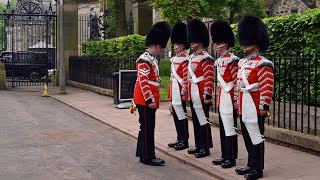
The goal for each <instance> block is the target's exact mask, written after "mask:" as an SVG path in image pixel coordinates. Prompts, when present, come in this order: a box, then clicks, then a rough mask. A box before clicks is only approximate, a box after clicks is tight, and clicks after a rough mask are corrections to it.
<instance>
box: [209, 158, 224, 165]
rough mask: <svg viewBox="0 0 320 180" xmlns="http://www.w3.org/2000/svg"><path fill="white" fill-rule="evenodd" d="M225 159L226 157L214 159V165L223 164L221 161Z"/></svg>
mask: <svg viewBox="0 0 320 180" xmlns="http://www.w3.org/2000/svg"><path fill="white" fill-rule="evenodd" d="M224 161H225V159H224V158H220V159H214V160H213V161H212V164H214V165H221V163H223V162H224Z"/></svg>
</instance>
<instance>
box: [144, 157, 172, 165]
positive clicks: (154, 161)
mask: <svg viewBox="0 0 320 180" xmlns="http://www.w3.org/2000/svg"><path fill="white" fill-rule="evenodd" d="M140 162H141V163H143V164H146V165H150V166H162V165H164V163H166V162H165V161H164V160H162V159H160V158H154V159H151V160H145V161H143V160H141V159H140Z"/></svg>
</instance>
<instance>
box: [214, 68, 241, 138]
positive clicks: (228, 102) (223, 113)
mask: <svg viewBox="0 0 320 180" xmlns="http://www.w3.org/2000/svg"><path fill="white" fill-rule="evenodd" d="M217 78H218V81H219V83H220V85H221V94H220V107H219V112H220V117H221V120H222V123H223V127H224V131H225V134H226V136H234V135H236V134H237V132H236V127H235V125H234V120H233V118H234V117H233V104H232V98H231V95H230V90H231V89H232V88H233V85H234V84H233V81H231V82H229V83H226V82H225V81H224V79H223V78H222V76H221V74H220V73H219V70H218V73H217Z"/></svg>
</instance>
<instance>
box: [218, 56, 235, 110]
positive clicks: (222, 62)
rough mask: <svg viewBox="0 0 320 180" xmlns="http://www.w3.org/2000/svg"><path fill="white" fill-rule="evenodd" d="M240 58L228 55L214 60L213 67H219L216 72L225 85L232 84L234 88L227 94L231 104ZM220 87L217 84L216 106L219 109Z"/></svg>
mask: <svg viewBox="0 0 320 180" xmlns="http://www.w3.org/2000/svg"><path fill="white" fill-rule="evenodd" d="M239 60H240V58H238V57H237V56H235V55H234V54H232V53H228V54H226V55H224V56H223V57H221V58H219V59H217V60H216V62H215V65H216V66H219V68H217V70H219V72H217V73H220V74H221V77H222V78H223V80H224V81H225V82H226V83H229V82H231V81H232V82H233V83H234V88H232V89H231V90H230V91H229V92H230V95H231V98H232V103H234V101H235V98H234V95H235V93H234V89H235V87H236V86H237V73H238V62H239ZM221 88H222V87H221V85H220V84H219V83H218V106H219V107H220V95H221Z"/></svg>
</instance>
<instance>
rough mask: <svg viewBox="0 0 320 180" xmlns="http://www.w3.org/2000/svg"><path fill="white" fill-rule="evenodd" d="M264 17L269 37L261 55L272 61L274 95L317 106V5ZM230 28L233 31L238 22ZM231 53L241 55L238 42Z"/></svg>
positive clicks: (319, 14) (319, 68)
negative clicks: (267, 45)
mask: <svg viewBox="0 0 320 180" xmlns="http://www.w3.org/2000/svg"><path fill="white" fill-rule="evenodd" d="M263 21H264V22H265V24H266V26H267V28H268V32H269V37H270V44H269V48H268V51H267V52H264V53H263V55H264V56H265V57H266V58H268V59H270V60H271V61H273V62H274V63H275V93H274V97H275V99H276V100H281V101H290V100H291V101H292V100H297V102H303V103H305V104H310V105H317V106H319V104H320V94H319V93H317V89H318V87H319V85H317V82H318V79H317V78H318V77H320V75H319V73H320V63H319V53H320V46H319V44H320V28H319V27H320V9H313V10H309V11H307V12H305V13H301V14H293V15H289V16H282V17H272V18H267V19H264V20H263ZM232 28H233V31H234V33H235V35H236V34H237V25H235V24H233V25H232ZM236 38H237V36H236ZM233 53H235V54H236V55H238V56H239V57H244V55H243V52H242V49H241V46H240V45H239V43H237V44H236V45H235V47H234V48H233ZM315 56H317V57H315ZM316 77H317V78H316ZM308 96H310V99H308Z"/></svg>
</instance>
